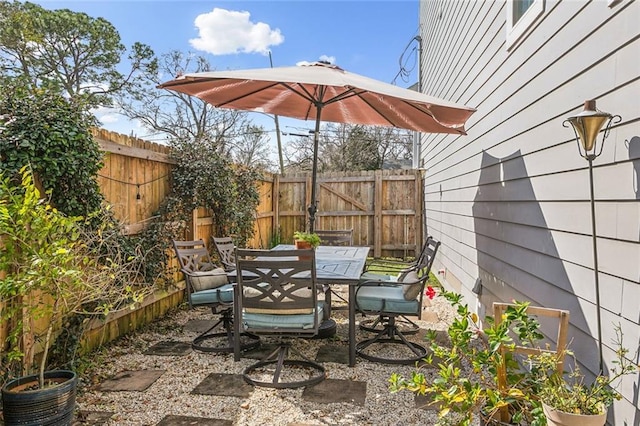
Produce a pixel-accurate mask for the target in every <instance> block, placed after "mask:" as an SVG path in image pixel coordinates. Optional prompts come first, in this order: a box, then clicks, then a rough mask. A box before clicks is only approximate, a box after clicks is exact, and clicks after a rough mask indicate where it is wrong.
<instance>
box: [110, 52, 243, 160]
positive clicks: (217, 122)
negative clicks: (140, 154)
mask: <svg viewBox="0 0 640 426" xmlns="http://www.w3.org/2000/svg"><path fill="white" fill-rule="evenodd" d="M210 70H211V66H210V64H209V62H208V61H207V60H206V59H205V58H203V57H201V56H197V55H194V54H191V53H188V54H184V53H182V52H179V51H171V52H169V53H166V54H164V55H162V56H161V57H160V58H159V60H158V67H157V69H155V70H149V72H146V73H144V74H143V81H141V82H140V83H139V84H138V85H137V86H136V87H135V88H134V89H133V90H131V91H130V93H129V94H127V95H126V96H121V97H120V98H119V99H118V108H119V110H120V113H121V114H123V115H125V116H126V117H128V118H129V119H132V120H138V121H140V122H141V123H142V125H143V126H144V127H146V128H147V129H149V130H151V131H153V132H155V133H158V134H164V135H168V136H169V137H170V138H172V139H177V140H193V141H203V142H207V143H211V144H213V145H215V146H216V147H217V149H218V150H219V152H220V153H224V154H227V155H229V154H230V151H231V149H232V147H231V145H230V140H231V139H232V138H233V137H234V135H235V134H238V133H241V130H240V129H242V128H244V127H246V126H247V125H248V124H249V121H248V119H247V115H246V113H243V112H240V111H236V110H230V109H222V108H214V107H212V106H211V105H209V104H207V103H206V102H204V101H202V100H200V99H198V98H196V97H194V96H189V95H186V94H183V93H179V92H175V91H172V90H165V89H158V88H157V86H158V85H159V84H160V83H162V82H164V81H166V80H169V79H171V78H173V77H176V76H178V75H182V74H185V73H188V72H204V71H210Z"/></svg>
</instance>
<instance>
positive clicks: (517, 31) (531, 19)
mask: <svg viewBox="0 0 640 426" xmlns="http://www.w3.org/2000/svg"><path fill="white" fill-rule="evenodd" d="M542 12H544V0H507V50H511V49H512V48H513V47H514V46H515V45H516V43H517V42H518V40H520V39H521V37H522V36H523V35H524V34H526V32H527V31H528V30H529V29H530V28H531V27H532V26H533V24H534V23H535V22H536V21H537V20H538V18H539V17H540V16H541V15H542Z"/></svg>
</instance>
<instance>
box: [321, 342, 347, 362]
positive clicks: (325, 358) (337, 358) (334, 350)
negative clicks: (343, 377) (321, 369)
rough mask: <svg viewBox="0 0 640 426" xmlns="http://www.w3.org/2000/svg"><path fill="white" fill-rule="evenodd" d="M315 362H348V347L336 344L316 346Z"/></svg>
mask: <svg viewBox="0 0 640 426" xmlns="http://www.w3.org/2000/svg"><path fill="white" fill-rule="evenodd" d="M316 362H319V363H323V362H335V363H338V364H349V347H347V346H338V345H324V346H320V348H318V353H317V354H316Z"/></svg>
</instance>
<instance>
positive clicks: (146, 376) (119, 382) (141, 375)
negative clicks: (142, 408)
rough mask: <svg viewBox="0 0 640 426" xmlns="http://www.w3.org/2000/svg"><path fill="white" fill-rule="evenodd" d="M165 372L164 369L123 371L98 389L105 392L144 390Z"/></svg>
mask: <svg viewBox="0 0 640 426" xmlns="http://www.w3.org/2000/svg"><path fill="white" fill-rule="evenodd" d="M163 374H164V370H137V371H123V372H121V373H118V374H116V375H115V377H114V378H113V379H109V380H106V381H105V382H104V383H102V384H101V385H99V387H98V389H99V390H101V391H105V392H116V391H138V392H142V391H144V390H146V389H147V388H148V387H149V386H151V385H152V384H153V383H154V382H155V381H156V380H158V379H159V378H160V376H162V375H163Z"/></svg>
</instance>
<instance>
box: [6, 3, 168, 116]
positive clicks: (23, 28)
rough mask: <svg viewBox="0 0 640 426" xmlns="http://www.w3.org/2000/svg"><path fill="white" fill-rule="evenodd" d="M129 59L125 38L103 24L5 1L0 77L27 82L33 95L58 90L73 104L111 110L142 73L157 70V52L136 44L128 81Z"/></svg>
mask: <svg viewBox="0 0 640 426" xmlns="http://www.w3.org/2000/svg"><path fill="white" fill-rule="evenodd" d="M125 54H126V48H125V46H124V45H123V44H122V43H121V41H120V35H119V34H118V31H117V30H116V29H115V28H114V27H113V25H112V24H111V23H110V22H108V21H107V20H105V19H103V18H92V17H90V16H88V15H86V14H85V13H80V12H73V11H71V10H68V9H59V10H48V9H45V8H43V7H41V6H39V5H36V4H34V3H29V2H25V3H21V2H18V1H14V2H9V1H0V73H1V74H2V75H4V76H12V77H15V76H21V77H23V78H25V81H26V82H27V84H28V87H29V88H30V89H31V90H35V89H36V88H39V87H42V86H54V87H56V88H57V89H58V90H59V91H60V92H61V93H64V94H65V95H67V96H69V97H71V98H72V99H78V98H84V99H85V101H87V102H88V103H89V104H91V105H109V104H110V97H111V95H113V94H114V93H117V92H119V91H122V90H126V89H129V88H130V87H131V86H132V85H134V84H135V83H136V81H137V78H138V73H139V72H140V71H143V70H148V69H153V68H155V66H156V64H155V62H154V60H153V51H152V50H151V49H150V48H149V47H148V46H146V45H144V44H141V43H134V44H133V46H132V47H131V49H130V51H129V55H128V59H129V62H130V69H129V71H128V73H127V74H126V75H124V74H122V73H120V72H119V71H118V64H119V63H120V62H121V60H122V59H123V55H125Z"/></svg>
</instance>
